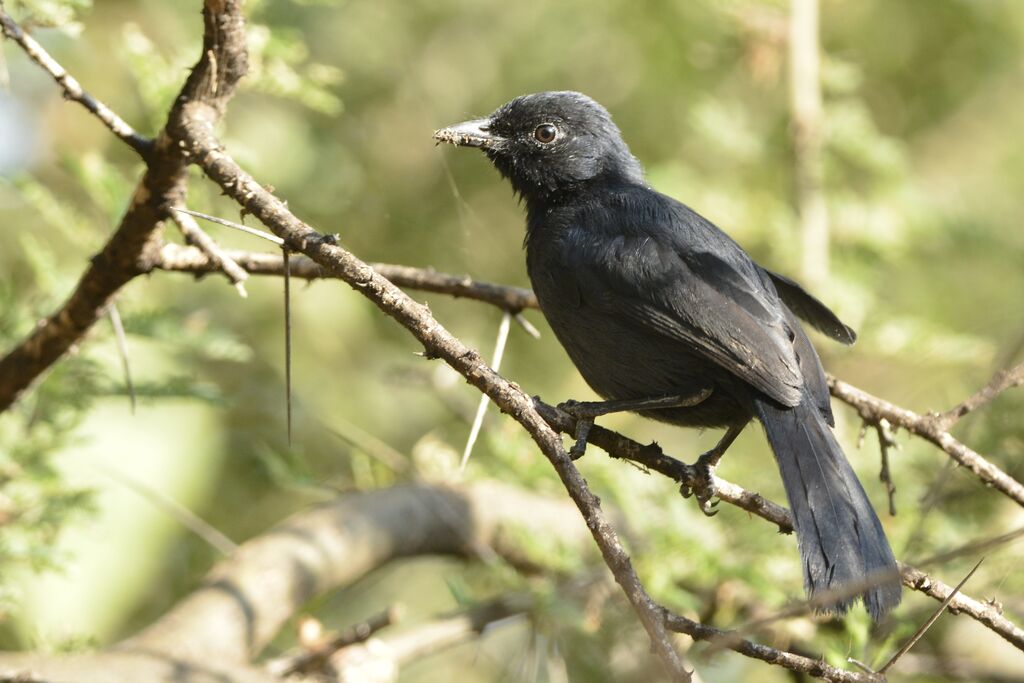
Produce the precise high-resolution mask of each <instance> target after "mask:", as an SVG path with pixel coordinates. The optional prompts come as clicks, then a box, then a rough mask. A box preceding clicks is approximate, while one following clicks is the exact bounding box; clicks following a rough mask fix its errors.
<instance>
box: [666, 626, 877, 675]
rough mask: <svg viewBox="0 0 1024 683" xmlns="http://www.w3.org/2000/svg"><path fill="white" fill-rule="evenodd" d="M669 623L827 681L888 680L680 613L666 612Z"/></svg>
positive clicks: (675, 628)
mask: <svg viewBox="0 0 1024 683" xmlns="http://www.w3.org/2000/svg"><path fill="white" fill-rule="evenodd" d="M665 622H666V625H667V626H668V628H669V629H671V630H673V631H676V632H677V633H685V634H686V635H688V636H690V637H691V638H693V639H694V640H707V641H711V642H715V643H725V644H726V647H728V648H729V649H730V650H733V651H734V652H738V653H740V654H741V655H745V656H747V657H750V658H752V659H760V660H761V661H763V662H768V663H769V664H775V665H777V666H781V667H784V668H786V669H789V670H790V671H796V672H798V673H803V674H807V675H809V676H814V677H816V678H822V679H824V680H826V681H833V682H834V683H882V682H883V681H884V679H883V678H882V677H881V676H877V675H874V674H870V673H858V672H855V671H844V670H843V669H838V668H836V667H834V666H831V665H830V664H826V663H825V662H824V661H822V660H821V659H811V658H810V657H804V656H803V655H798V654H796V653H793V652H786V651H785V650H777V649H775V648H773V647H769V646H767V645H761V644H760V643H754V642H752V641H749V640H744V639H742V638H736V637H735V635H734V634H732V633H730V632H729V631H725V630H722V629H720V628H715V627H713V626H707V625H705V624H701V623H699V622H696V621H693V620H692V619H687V618H686V617H684V616H681V615H678V614H666V615H665Z"/></svg>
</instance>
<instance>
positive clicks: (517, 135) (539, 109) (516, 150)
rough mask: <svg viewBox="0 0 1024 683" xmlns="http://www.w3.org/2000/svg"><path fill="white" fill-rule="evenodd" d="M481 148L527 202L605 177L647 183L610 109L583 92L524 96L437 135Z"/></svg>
mask: <svg viewBox="0 0 1024 683" xmlns="http://www.w3.org/2000/svg"><path fill="white" fill-rule="evenodd" d="M434 139H435V140H436V141H438V142H439V143H440V142H444V143H447V144H452V145H458V146H460V147H478V148H480V149H482V150H483V152H484V153H485V154H486V155H487V156H488V157H489V158H490V160H491V162H492V163H493V164H494V166H495V167H496V168H497V169H498V171H499V172H500V173H501V174H502V175H503V176H504V177H506V178H508V179H509V181H510V182H511V183H512V187H513V188H514V189H515V191H516V192H517V193H518V194H520V195H521V196H523V197H524V198H525V199H526V200H527V202H532V201H534V200H539V201H552V200H554V199H556V198H557V197H558V196H559V195H565V194H567V193H571V192H573V191H574V190H578V189H580V188H581V187H584V186H586V185H587V184H589V183H594V182H597V181H599V180H601V181H604V182H608V181H616V180H619V181H626V182H636V183H642V182H643V173H642V171H641V169H640V164H639V162H638V161H637V160H636V159H635V158H634V157H633V155H632V154H630V152H629V148H628V147H627V146H626V143H625V142H623V140H622V135H621V134H620V133H619V129H618V128H617V127H616V126H615V124H614V123H613V122H612V119H611V116H610V115H609V114H608V110H606V109H605V108H604V107H602V106H601V105H600V104H598V103H597V102H595V101H594V100H592V99H590V98H589V97H587V96H586V95H583V94H581V93H578V92H570V91H561V92H542V93H535V94H533V95H523V96H522V97H517V98H516V99H514V100H512V101H511V102H509V103H507V104H505V105H502V106H501V107H499V108H498V109H497V110H496V111H495V112H494V113H493V114H491V115H490V116H488V117H486V118H482V119H475V120H472V121H465V122H463V123H458V124H455V125H453V126H448V127H447V128H442V129H441V130H438V131H436V132H435V133H434Z"/></svg>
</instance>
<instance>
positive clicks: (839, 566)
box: [434, 92, 901, 620]
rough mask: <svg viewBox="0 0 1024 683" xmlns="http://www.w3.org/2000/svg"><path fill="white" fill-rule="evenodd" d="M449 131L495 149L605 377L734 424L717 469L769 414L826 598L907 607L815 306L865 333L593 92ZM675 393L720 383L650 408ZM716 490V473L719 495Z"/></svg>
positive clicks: (556, 95) (546, 292)
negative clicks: (651, 150) (704, 205)
mask: <svg viewBox="0 0 1024 683" xmlns="http://www.w3.org/2000/svg"><path fill="white" fill-rule="evenodd" d="M434 138H435V139H436V140H437V141H439V142H445V143H450V144H454V145H459V146H464V147H478V148H480V149H481V150H483V152H484V154H486V155H487V157H488V158H489V159H490V160H491V162H492V163H493V164H494V166H495V167H496V168H497V169H498V171H499V172H500V173H501V174H502V175H503V176H504V177H505V178H507V179H508V180H509V181H510V182H511V184H512V187H513V189H514V190H515V192H516V193H517V194H519V195H520V196H521V197H522V198H523V200H524V202H525V204H526V213H527V221H526V263H527V269H528V272H529V276H530V281H531V282H532V284H533V288H534V291H535V292H536V295H537V300H538V302H539V303H540V308H541V310H542V311H543V313H544V316H545V317H546V318H547V320H548V322H549V323H550V324H551V328H552V329H553V331H554V333H555V335H556V336H557V337H558V340H559V342H561V344H562V346H563V347H564V348H565V350H566V352H567V353H568V354H569V357H570V358H571V359H572V361H573V363H574V364H575V365H576V367H577V369H578V370H579V371H580V373H581V374H582V375H583V378H584V379H585V380H586V381H587V383H588V384H589V385H590V386H591V387H592V388H593V389H594V391H596V392H597V393H598V394H600V395H601V396H602V397H603V398H604V399H606V400H608V401H620V402H621V401H625V402H627V404H628V403H630V402H632V401H639V403H636V404H635V405H637V406H640V407H639V408H638V409H637V412H639V413H640V414H641V415H644V416H645V417H649V418H652V419H655V420H661V421H664V422H669V423H672V424H678V425H684V426H691V427H720V428H724V429H726V434H725V437H723V439H722V441H721V442H720V443H719V445H718V446H716V447H715V448H714V449H712V450H711V451H709V452H708V453H706V454H704V455H703V456H701V459H700V460H699V462H700V463H701V464H702V465H704V467H705V468H706V470H707V471H706V474H705V480H706V481H707V482H710V468H711V467H713V466H714V464H715V463H716V462H717V460H718V458H719V457H721V455H722V453H723V452H724V451H725V449H726V448H728V446H729V444H730V443H731V442H732V440H733V439H734V438H735V436H736V435H737V434H738V433H739V431H740V430H742V429H743V427H744V426H745V425H746V424H747V423H748V422H750V420H751V419H752V418H755V417H756V418H757V419H758V420H760V422H761V424H762V425H763V426H764V431H765V434H766V435H767V437H768V441H769V443H770V444H771V448H772V451H773V452H774V453H775V460H776V462H777V463H778V467H779V472H780V473H781V475H782V481H783V484H784V486H785V489H786V495H787V497H788V498H789V504H790V508H791V509H792V511H793V519H794V526H795V527H796V532H797V545H798V546H799V549H800V555H801V558H802V560H803V570H804V587H805V589H806V591H807V593H808V595H810V596H812V597H813V596H819V598H821V600H820V603H819V604H820V607H821V609H822V610H824V611H829V612H837V613H842V612H845V611H846V610H847V609H849V607H850V606H851V605H852V604H853V602H855V601H856V600H857V599H858V598H861V599H863V601H864V604H865V606H866V608H867V610H868V612H869V613H870V614H871V616H872V618H874V619H875V620H879V619H881V618H882V617H883V616H884V615H885V614H886V613H887V612H889V611H890V610H891V609H892V608H894V607H895V606H896V605H897V604H899V602H900V598H901V587H900V581H899V573H898V570H897V568H896V560H895V559H894V557H893V554H892V550H891V549H890V548H889V542H888V540H886V537H885V533H884V531H883V530H882V525H881V523H880V521H879V519H878V516H877V515H876V514H875V511H874V509H873V508H872V506H871V503H870V502H869V501H868V498H867V495H866V494H865V492H864V489H863V487H862V486H861V484H860V481H859V480H858V479H857V476H856V474H854V472H853V469H852V468H851V467H850V464H849V463H848V462H847V460H846V457H845V456H844V455H843V451H842V449H841V448H840V446H839V444H838V442H837V441H836V439H835V437H834V436H833V434H832V430H831V429H830V427H831V426H833V425H834V422H833V417H832V409H831V405H830V402H829V393H828V386H827V384H826V381H825V373H824V370H823V369H822V366H821V361H820V360H819V358H818V354H817V353H816V352H815V350H814V347H813V346H812V345H811V342H810V340H809V339H808V338H807V335H806V334H805V333H804V330H803V328H802V327H801V326H800V323H799V322H798V321H797V316H799V317H800V318H802V319H803V320H804V321H806V322H807V323H808V324H810V325H811V326H813V327H814V328H816V329H818V330H820V331H822V332H824V333H825V334H827V335H829V336H830V337H832V338H833V339H836V340H837V341H840V342H843V343H847V344H849V343H852V342H853V341H854V339H855V338H856V336H855V335H854V332H853V330H851V329H850V328H849V327H847V326H846V325H844V324H843V323H842V322H841V321H840V320H839V319H838V318H837V317H836V315H835V314H834V313H832V311H830V310H829V309H828V307H826V306H825V305H824V304H823V303H821V302H820V301H818V300H817V299H816V298H814V297H813V296H811V295H810V294H808V293H807V292H806V291H804V289H803V288H801V287H800V285H798V284H797V283H795V282H793V281H792V280H790V279H788V278H785V277H782V276H780V275H777V274H775V273H772V272H770V271H768V270H766V269H764V268H762V267H761V266H759V265H757V264H756V263H754V261H753V260H752V259H751V258H750V256H749V255H748V254H747V253H746V252H745V251H744V250H743V249H742V248H741V247H740V246H739V245H738V244H737V243H736V242H735V241H733V239H732V238H730V237H729V236H728V235H726V234H725V233H724V232H722V231H721V230H720V229H719V228H718V227H716V226H715V225H714V224H712V223H711V222H710V221H708V220H707V219H705V218H704V217H703V216H701V215H699V214H698V213H696V212H695V211H693V210H692V209H690V208H689V207H688V206H686V205H684V204H682V203H680V202H678V201H676V200H675V199H672V198H671V197H667V196H665V195H663V194H661V193H659V192H656V191H655V190H653V189H652V188H651V187H650V186H648V185H647V183H646V182H645V180H644V177H643V171H642V170H641V167H640V163H639V162H638V161H637V160H636V158H635V157H634V156H633V155H632V154H631V153H630V151H629V148H628V147H627V146H626V143H625V142H624V141H623V139H622V135H621V134H620V132H619V129H618V128H617V127H616V126H615V124H614V123H613V122H612V119H611V116H610V115H609V114H608V111H607V110H605V108H604V107H602V106H601V105H600V104H598V103H597V102H595V101H594V100H592V99H590V98H589V97H587V96H585V95H582V94H580V93H576V92H544V93H537V94H533V95H525V96H523V97H517V98H516V99H514V100H512V101H511V102H509V103H508V104H505V105H504V106H502V107H500V108H498V109H497V110H496V111H495V112H494V113H493V114H491V115H490V116H488V117H486V118H483V119H478V120H474V121H467V122H465V123H460V124H457V125H454V126H450V127H448V128H443V129H441V130H439V131H437V132H436V133H435V134H434ZM670 396H680V397H694V396H700V397H703V398H702V400H699V401H698V402H695V401H693V400H688V401H686V400H683V401H680V404H679V405H674V406H673V407H659V408H655V409H650V408H645V407H643V406H645V405H650V404H645V403H644V401H645V400H648V399H651V400H655V401H657V400H659V399H660V398H663V397H670ZM657 405H659V406H663V405H665V403H664V402H661V403H657ZM710 495H711V491H710V487H709V486H708V487H705V491H704V494H703V496H702V499H703V500H702V507H703V503H704V502H706V499H707V498H709V497H710Z"/></svg>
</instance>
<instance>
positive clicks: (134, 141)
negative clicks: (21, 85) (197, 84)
mask: <svg viewBox="0 0 1024 683" xmlns="http://www.w3.org/2000/svg"><path fill="white" fill-rule="evenodd" d="M0 27H2V29H3V33H4V35H5V36H7V37H8V38H10V39H11V40H13V41H14V42H16V43H17V44H18V45H20V46H21V49H22V50H24V52H25V54H26V55H28V57H29V59H31V60H32V61H33V62H35V63H36V64H38V65H39V66H41V67H43V70H44V71H46V72H47V73H48V74H50V76H52V77H53V79H54V80H55V81H57V85H59V86H60V87H61V89H62V90H63V91H64V99H67V100H71V101H73V102H78V103H79V104H81V105H82V106H83V107H85V108H86V109H88V110H89V111H90V112H92V113H93V114H94V115H95V116H96V118H98V119H99V120H100V121H102V122H103V125H105V126H106V127H107V128H108V129H110V132H112V133H113V134H114V135H116V136H117V137H119V138H121V140H123V141H124V142H125V144H127V145H128V146H129V147H131V148H132V149H134V150H135V151H136V152H138V153H139V156H141V157H142V158H143V159H147V158H148V157H149V156H150V153H151V151H152V149H153V141H152V140H150V139H149V138H146V137H143V136H142V135H139V134H138V133H136V132H135V130H134V129H133V128H132V127H131V126H129V125H128V124H127V123H126V122H125V120H124V119H122V118H121V117H120V116H118V115H117V114H115V113H114V112H113V111H111V109H110V108H109V107H108V106H107V105H105V104H103V103H102V102H100V101H99V100H97V99H96V98H94V97H93V96H92V95H90V94H89V93H87V92H86V91H85V90H83V89H82V86H81V84H79V82H78V81H77V80H75V78H74V77H73V76H72V75H71V74H69V73H68V72H67V70H65V69H64V67H63V66H61V65H60V64H59V63H58V62H57V60H55V59H54V58H53V57H51V56H50V55H49V53H48V52H47V51H46V50H44V49H43V46H42V45H40V44H39V43H37V42H36V41H35V39H34V38H33V37H32V36H30V35H28V34H27V33H25V32H24V31H23V30H22V29H21V27H20V26H18V24H17V23H15V21H14V20H13V19H11V17H10V16H9V15H8V14H7V12H6V11H5V10H4V9H3V7H0Z"/></svg>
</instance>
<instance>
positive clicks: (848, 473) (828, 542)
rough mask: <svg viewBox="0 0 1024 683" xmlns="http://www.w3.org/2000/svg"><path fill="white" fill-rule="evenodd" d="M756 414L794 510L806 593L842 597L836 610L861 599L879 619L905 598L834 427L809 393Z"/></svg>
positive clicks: (760, 405) (831, 608) (829, 605)
mask: <svg viewBox="0 0 1024 683" xmlns="http://www.w3.org/2000/svg"><path fill="white" fill-rule="evenodd" d="M757 413H758V417H759V418H760V420H761V424H762V425H764V430H765V433H766V434H767V435H768V441H769V443H770V444H771V447H772V450H773V451H774V452H775V460H776V461H777V462H778V464H779V471H780V472H781V473H782V482H783V484H784V486H785V488H786V496H787V497H788V498H789V505H790V508H791V509H792V510H793V520H794V526H795V527H796V536H797V545H798V546H799V548H800V558H801V560H802V561H803V568H804V588H805V590H806V591H807V594H808V596H810V597H814V596H815V595H817V594H821V593H824V592H830V593H831V592H835V593H837V594H839V597H837V599H836V600H835V601H834V602H833V601H831V600H830V599H826V604H825V605H823V610H824V611H827V612H836V613H844V612H846V611H847V610H848V609H849V608H850V606H851V605H852V604H853V603H854V602H855V601H856V600H857V599H858V598H862V599H863V600H864V606H865V607H866V608H867V610H868V612H869V613H870V614H871V617H872V619H874V620H875V621H878V620H879V619H881V618H882V617H883V616H884V615H885V614H886V613H887V612H888V611H889V610H891V609H892V608H893V607H895V606H896V605H898V604H899V602H900V598H901V586H900V581H899V574H898V570H897V568H896V559H895V558H894V557H893V554H892V549H891V548H890V547H889V541H888V540H887V539H886V537H885V532H884V531H883V530H882V524H881V522H879V520H878V515H876V514H875V510H874V508H872V507H871V503H870V501H868V497H867V494H866V493H864V487H862V486H861V484H860V481H859V480H858V479H857V475H856V474H854V472H853V468H851V467H850V463H849V462H847V460H846V456H844V455H843V451H842V449H841V448H840V447H839V443H838V442H837V441H836V438H835V436H834V435H833V434H832V430H831V429H829V426H828V424H827V423H826V422H825V418H824V417H823V416H822V415H821V413H820V412H819V410H818V409H817V408H816V407H815V406H814V403H813V401H811V400H810V398H809V397H808V396H805V397H804V400H803V401H802V402H801V403H800V405H798V406H796V407H795V408H782V407H779V406H777V405H775V404H772V403H769V402H768V401H758V402H757ZM856 586H863V589H856V588H855V587H856ZM850 592H853V594H852V595H851V594H850ZM844 593H845V595H843V594H844Z"/></svg>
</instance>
